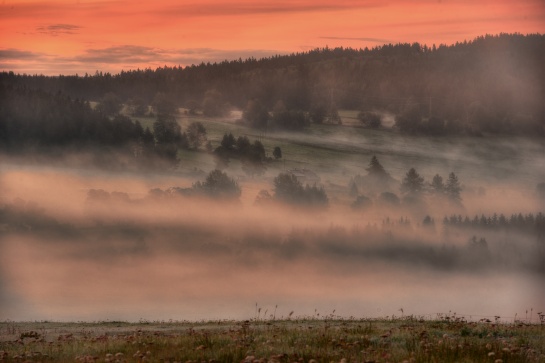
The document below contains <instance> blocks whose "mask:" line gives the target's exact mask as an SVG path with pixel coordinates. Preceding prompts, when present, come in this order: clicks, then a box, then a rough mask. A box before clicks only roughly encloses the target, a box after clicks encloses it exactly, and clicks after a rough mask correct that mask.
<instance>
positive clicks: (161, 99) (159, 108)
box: [151, 92, 178, 116]
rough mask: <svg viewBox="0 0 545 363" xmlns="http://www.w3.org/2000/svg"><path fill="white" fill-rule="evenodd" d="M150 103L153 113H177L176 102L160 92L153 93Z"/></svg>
mask: <svg viewBox="0 0 545 363" xmlns="http://www.w3.org/2000/svg"><path fill="white" fill-rule="evenodd" d="M151 105H152V106H153V109H154V110H155V113H156V114H157V115H160V116H161V115H162V116H166V115H175V114H177V113H178V109H177V107H176V104H175V103H174V102H173V101H172V99H171V98H170V97H169V96H167V95H166V94H164V93H162V92H158V93H156V94H155V97H153V101H152V103H151Z"/></svg>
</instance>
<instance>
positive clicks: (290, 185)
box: [273, 173, 329, 207]
mask: <svg viewBox="0 0 545 363" xmlns="http://www.w3.org/2000/svg"><path fill="white" fill-rule="evenodd" d="M273 198H274V199H275V200H278V201H280V202H284V203H288V204H294V205H301V206H309V207H325V206H327V205H328V202H329V200H328V197H327V194H326V192H325V190H324V188H322V187H318V186H316V184H314V185H309V184H306V185H305V186H303V184H302V183H301V182H300V181H299V180H298V179H297V177H296V176H295V175H294V174H292V173H280V174H278V176H276V178H274V195H273Z"/></svg>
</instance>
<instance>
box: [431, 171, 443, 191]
mask: <svg viewBox="0 0 545 363" xmlns="http://www.w3.org/2000/svg"><path fill="white" fill-rule="evenodd" d="M431 190H432V192H433V193H434V194H436V195H442V194H443V192H444V191H445V185H444V184H443V178H442V177H441V176H440V175H439V174H435V176H434V177H433V179H432V182H431Z"/></svg>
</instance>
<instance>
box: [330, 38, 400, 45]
mask: <svg viewBox="0 0 545 363" xmlns="http://www.w3.org/2000/svg"><path fill="white" fill-rule="evenodd" d="M320 39H332V40H360V41H362V42H373V43H382V44H387V43H391V42H392V41H391V40H388V39H382V38H366V37H361V38H353V37H320Z"/></svg>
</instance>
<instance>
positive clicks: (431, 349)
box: [0, 314, 545, 363]
mask: <svg viewBox="0 0 545 363" xmlns="http://www.w3.org/2000/svg"><path fill="white" fill-rule="evenodd" d="M0 360H2V361H8V362H22V361H26V362H74V361H76V362H188V361H191V362H496V363H500V362H545V326H544V325H543V322H542V324H538V323H533V324H529V323H527V322H522V321H518V322H512V323H505V322H503V323H498V322H495V321H484V320H483V321H479V322H468V321H465V320H464V319H460V318H459V317H456V315H455V314H454V315H452V316H438V317H437V318H435V319H422V318H416V317H413V316H408V317H398V318H395V317H393V318H385V319H376V320H368V319H363V320H359V319H338V318H336V317H335V316H333V315H329V316H327V317H320V316H314V317H311V318H293V319H290V318H288V319H283V320H274V319H270V320H263V319H259V318H256V319H253V320H247V321H227V320H226V321H215V322H199V323H189V322H146V321H143V322H142V321H141V322H140V323H135V324H130V323H125V322H100V323H53V322H34V323H30V322H28V323H18V322H2V323H0Z"/></svg>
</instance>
